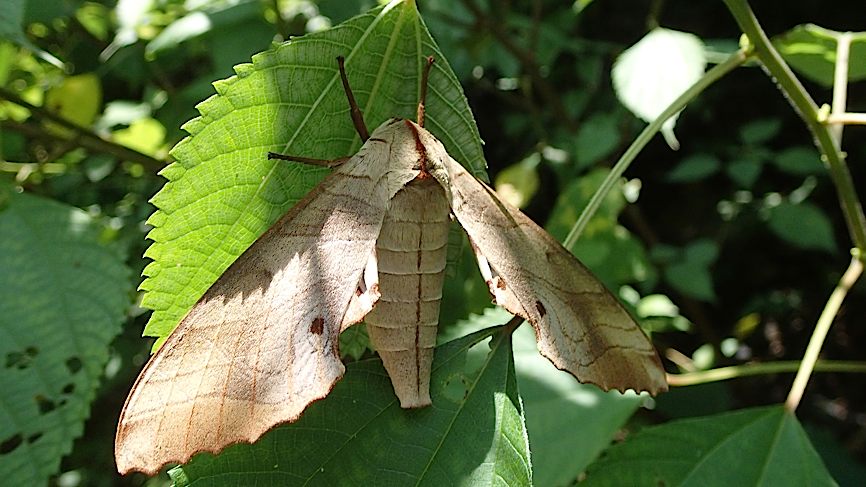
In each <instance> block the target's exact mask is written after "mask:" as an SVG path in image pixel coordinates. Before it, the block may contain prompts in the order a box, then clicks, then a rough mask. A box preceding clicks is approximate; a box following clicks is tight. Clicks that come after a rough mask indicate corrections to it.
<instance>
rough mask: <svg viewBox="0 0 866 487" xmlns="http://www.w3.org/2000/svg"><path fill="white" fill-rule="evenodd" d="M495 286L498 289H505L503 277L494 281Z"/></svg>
mask: <svg viewBox="0 0 866 487" xmlns="http://www.w3.org/2000/svg"><path fill="white" fill-rule="evenodd" d="M496 287H498V288H499V289H502V290H505V279H503V278H501V277H500V278H499V281H498V282H497V283H496Z"/></svg>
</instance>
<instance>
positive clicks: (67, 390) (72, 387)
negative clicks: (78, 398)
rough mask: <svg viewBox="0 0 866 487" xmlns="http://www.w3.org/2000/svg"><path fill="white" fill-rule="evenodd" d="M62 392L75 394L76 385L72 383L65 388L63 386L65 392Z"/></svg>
mask: <svg viewBox="0 0 866 487" xmlns="http://www.w3.org/2000/svg"><path fill="white" fill-rule="evenodd" d="M60 392H62V393H64V394H72V393H73V392H75V384H73V383H72V382H70V383H69V384H66V385H65V386H63V390H62V391H60Z"/></svg>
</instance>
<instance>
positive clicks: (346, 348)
mask: <svg viewBox="0 0 866 487" xmlns="http://www.w3.org/2000/svg"><path fill="white" fill-rule="evenodd" d="M367 350H371V346H370V337H369V335H367V325H365V324H364V323H359V324H357V325H354V326H350V327H349V328H348V329H346V331H344V332H343V333H341V334H340V355H342V356H343V357H351V358H352V359H353V360H358V359H360V358H361V356H363V355H364V354H365V353H367Z"/></svg>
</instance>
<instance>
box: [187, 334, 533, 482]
mask: <svg viewBox="0 0 866 487" xmlns="http://www.w3.org/2000/svg"><path fill="white" fill-rule="evenodd" d="M491 335H493V336H492V338H491V339H490V341H489V342H488V340H487V339H488V337H490V336H491ZM487 343H489V347H488V346H486V344H487ZM346 369H347V370H346V376H345V377H344V378H343V380H342V381H340V382H339V383H338V384H337V386H336V387H335V388H334V390H333V391H332V392H331V394H330V395H329V396H328V397H327V398H326V399H324V400H322V401H320V402H317V403H314V404H313V405H311V406H310V407H309V408H308V409H307V411H306V412H304V415H303V416H302V417H301V419H300V420H299V421H298V422H296V423H293V424H290V425H286V426H283V427H281V428H278V429H276V430H274V431H272V432H270V433H268V434H266V435H265V436H264V437H262V439H261V440H259V441H258V442H256V443H255V444H253V445H237V446H233V447H230V448H228V449H227V450H225V451H224V452H223V453H222V454H220V455H219V456H216V457H214V456H211V455H209V454H202V455H199V456H197V457H195V458H193V460H192V461H191V462H190V463H189V464H187V465H186V466H184V467H182V468H178V469H175V470H173V471H172V472H171V475H172V477H173V478H174V479H175V482H176V485H181V486H186V485H195V486H204V485H215V486H220V485H281V486H291V485H328V486H335V485H391V486H400V485H413V486H418V485H435V486H440V485H494V484H496V485H529V484H530V481H531V470H530V466H529V445H528V442H527V438H526V429H525V427H524V423H523V413H522V410H521V409H522V408H521V404H520V400H519V398H518V395H517V381H516V378H515V375H514V364H513V361H512V353H511V337H510V334H508V333H507V332H504V331H502V328H487V329H484V330H481V331H479V332H476V333H473V334H471V335H468V336H465V337H463V338H460V339H457V340H454V341H451V342H448V343H446V344H444V345H442V346H440V347H438V348H437V349H436V358H435V361H434V363H433V376H432V378H431V385H430V393H431V397H432V399H433V406H431V407H427V408H422V409H417V410H404V409H401V408H400V405H399V403H398V401H397V398H396V397H395V396H394V393H393V390H392V388H391V383H390V381H389V379H388V376H387V374H386V373H385V370H384V368H383V367H382V363H381V361H380V360H378V359H369V360H362V361H359V362H354V363H351V364H349V365H348V367H347V368H346Z"/></svg>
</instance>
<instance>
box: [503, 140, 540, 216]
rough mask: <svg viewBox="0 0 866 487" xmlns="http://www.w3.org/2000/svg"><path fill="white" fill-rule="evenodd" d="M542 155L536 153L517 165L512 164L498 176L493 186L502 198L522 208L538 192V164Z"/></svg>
mask: <svg viewBox="0 0 866 487" xmlns="http://www.w3.org/2000/svg"><path fill="white" fill-rule="evenodd" d="M540 161H541V154H539V153H537V152H535V153H533V154H531V155H530V156H529V157H527V158H525V159H523V160H522V161H520V162H518V163H517V164H512V165H510V166H508V167H506V168H505V169H503V170H502V171H499V174H497V175H496V179H495V180H494V184H493V186H494V187H495V188H496V192H497V193H498V194H499V196H500V197H501V198H503V199H504V200H506V201H508V202H509V203H511V204H512V205H514V206H516V207H518V208H522V207H524V206H525V205H526V204H527V203H528V202H529V200H530V199H532V197H533V196H534V195H535V192H536V191H538V184H539V179H538V171H537V169H536V168H537V167H538V163H539V162H540Z"/></svg>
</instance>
